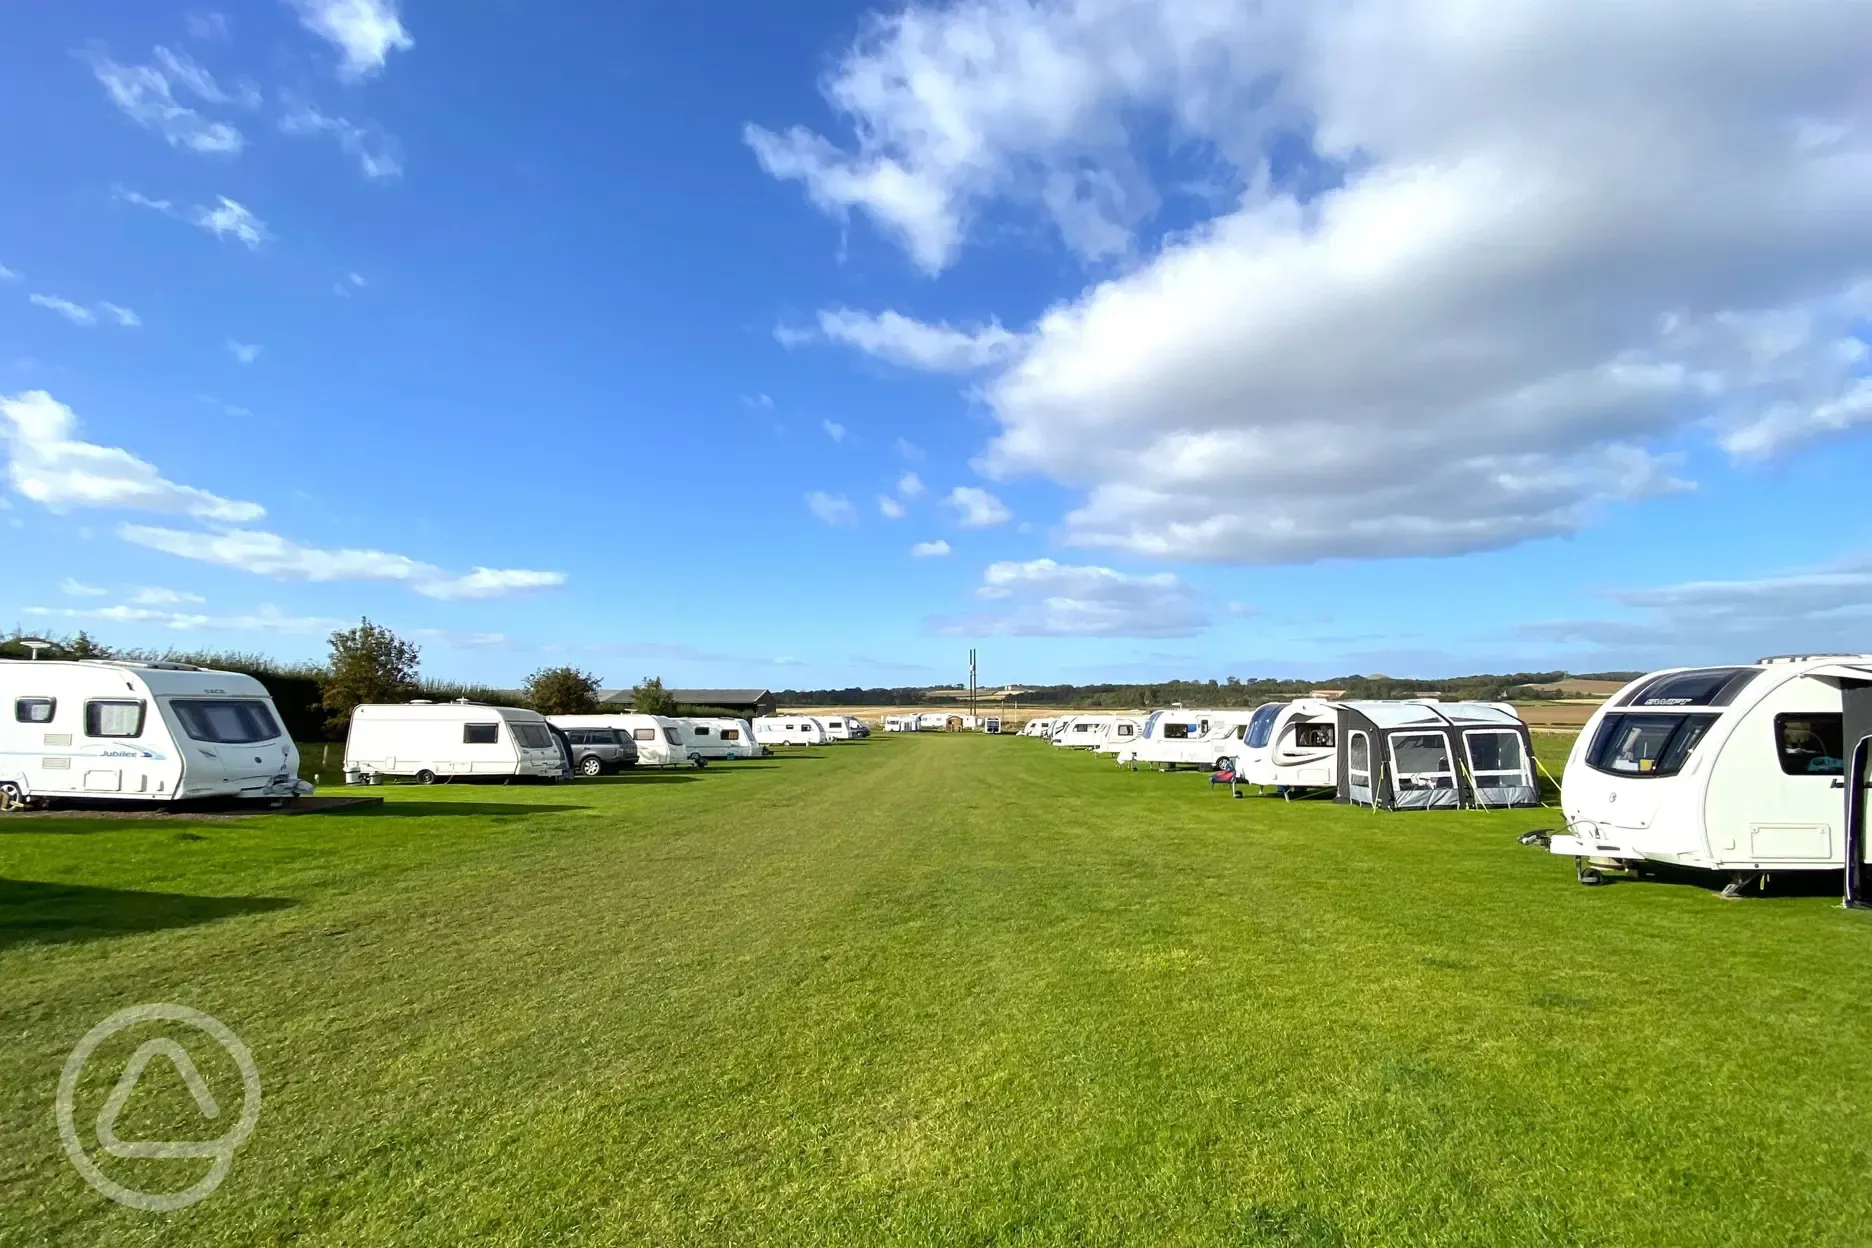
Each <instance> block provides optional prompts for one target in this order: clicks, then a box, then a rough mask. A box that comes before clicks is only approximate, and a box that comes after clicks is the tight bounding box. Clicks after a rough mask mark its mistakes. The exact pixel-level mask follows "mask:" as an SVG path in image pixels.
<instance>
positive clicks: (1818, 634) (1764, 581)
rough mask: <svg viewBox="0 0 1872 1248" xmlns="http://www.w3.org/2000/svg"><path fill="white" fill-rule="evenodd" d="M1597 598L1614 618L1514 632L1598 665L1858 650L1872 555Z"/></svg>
mask: <svg viewBox="0 0 1872 1248" xmlns="http://www.w3.org/2000/svg"><path fill="white" fill-rule="evenodd" d="M1600 597H1602V598H1604V599H1606V600H1607V601H1608V602H1610V603H1612V604H1614V605H1615V606H1618V607H1623V608H1625V609H1626V613H1625V614H1623V615H1620V616H1618V617H1616V618H1598V619H1571V620H1544V621H1539V622H1536V623H1532V624H1527V625H1524V626H1522V627H1520V628H1519V629H1517V630H1516V631H1517V632H1518V633H1520V634H1522V635H1523V636H1529V637H1534V638H1538V639H1540V640H1541V642H1542V643H1543V644H1544V645H1545V646H1547V647H1549V648H1551V647H1553V646H1554V645H1557V644H1558V645H1564V644H1567V643H1573V644H1580V645H1584V646H1585V647H1587V649H1588V653H1589V655H1590V656H1591V658H1589V659H1588V660H1587V661H1589V662H1592V663H1593V664H1594V666H1605V667H1652V666H1662V665H1664V664H1670V665H1672V666H1677V665H1681V664H1687V663H1702V662H1712V663H1717V662H1720V663H1730V662H1737V661H1742V662H1747V661H1749V660H1752V659H1754V658H1756V657H1758V656H1760V655H1764V654H1776V653H1781V654H1785V653H1815V652H1826V651H1841V652H1844V653H1859V652H1862V651H1864V650H1865V649H1866V645H1865V638H1866V634H1867V631H1868V629H1872V555H1865V554H1860V555H1855V556H1852V557H1850V558H1847V559H1842V560H1839V561H1837V562H1835V563H1831V564H1827V565H1823V566H1819V567H1808V568H1788V569H1782V570H1778V571H1774V572H1770V573H1768V574H1767V575H1764V576H1759V577H1753V578H1741V579H1735V580H1704V581H1683V582H1678V583H1676V584H1669V585H1661V586H1656V587H1652V588H1645V589H1623V590H1612V591H1608V592H1605V593H1602V594H1601V595H1600Z"/></svg>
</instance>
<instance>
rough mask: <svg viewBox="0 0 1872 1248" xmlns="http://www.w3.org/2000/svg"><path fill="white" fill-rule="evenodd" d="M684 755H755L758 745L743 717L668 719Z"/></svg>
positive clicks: (758, 754) (752, 730) (718, 757)
mask: <svg viewBox="0 0 1872 1248" xmlns="http://www.w3.org/2000/svg"><path fill="white" fill-rule="evenodd" d="M672 722H673V723H674V724H675V725H676V735H677V736H679V737H681V738H682V743H683V752H684V754H685V755H689V756H695V757H701V758H705V759H720V758H758V757H760V751H761V747H760V745H759V744H758V743H756V742H755V740H754V729H753V726H752V725H750V724H749V723H748V722H747V720H745V719H720V718H710V717H701V718H697V717H693V716H692V717H689V718H686V719H677V720H673V721H672Z"/></svg>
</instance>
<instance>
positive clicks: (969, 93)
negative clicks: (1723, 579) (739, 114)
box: [757, 0, 1872, 562]
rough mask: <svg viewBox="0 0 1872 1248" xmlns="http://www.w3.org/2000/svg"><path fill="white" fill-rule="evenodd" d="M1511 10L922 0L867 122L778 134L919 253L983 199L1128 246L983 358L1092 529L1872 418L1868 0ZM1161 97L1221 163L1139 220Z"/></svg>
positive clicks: (1433, 486) (1191, 144) (1238, 518)
mask: <svg viewBox="0 0 1872 1248" xmlns="http://www.w3.org/2000/svg"><path fill="white" fill-rule="evenodd" d="M1479 11H1480V10H1476V11H1474V12H1472V11H1471V10H1470V8H1469V7H1468V6H1463V5H1457V4H1453V3H1451V2H1450V0H1384V2H1380V0H1347V3H1343V4H1334V5H1316V4H1308V3H1303V2H1302V0H1270V2H1267V3H1260V4H1249V3H1246V0H1243V2H1240V3H1231V2H1229V0H1096V2H1095V0H1061V3H1058V4H1048V5H1045V6H1041V5H1037V4H1033V3H1029V2H1027V0H972V2H970V3H966V4H955V5H951V6H946V7H935V6H931V5H927V4H912V5H911V6H910V7H908V8H907V9H905V10H904V11H903V12H902V13H900V14H898V15H897V16H895V17H892V18H890V19H886V20H882V21H879V22H876V23H873V24H871V25H869V26H867V27H866V28H865V30H864V33H863V34H862V35H861V37H860V38H859V39H858V40H857V42H856V43H855V44H854V45H853V46H852V48H851V49H850V50H849V51H848V52H847V53H846V55H845V56H844V57H843V59H842V60H841V61H840V62H839V63H838V64H837V66H836V67H835V69H834V70H833V72H832V74H831V76H830V78H829V79H828V82H827V85H826V88H825V90H826V94H827V96H828V98H829V99H830V100H831V101H832V103H833V104H834V106H835V108H837V109H838V111H839V112H840V113H841V114H842V115H843V116H844V117H845V118H847V119H849V121H850V122H851V126H852V134H853V138H852V140H851V141H850V143H848V144H847V145H846V146H844V147H842V148H841V147H835V146H834V145H832V144H830V143H828V142H827V141H826V140H824V139H822V138H819V137H818V136H814V135H810V134H806V133H805V132H794V133H793V134H792V135H790V136H787V137H786V138H784V139H782V138H781V136H776V135H766V137H765V139H763V140H762V143H761V144H757V151H759V152H762V153H764V154H763V159H764V160H767V159H768V158H769V157H775V156H776V155H777V156H780V157H784V158H785V160H783V161H782V162H781V164H780V165H778V166H776V165H775V164H774V163H772V161H769V168H770V170H771V171H773V172H776V173H778V174H780V175H782V176H790V177H797V178H800V179H801V180H803V181H804V182H805V183H806V185H807V187H808V190H809V191H810V192H811V193H812V194H813V195H814V196H815V198H816V199H817V200H818V202H820V203H822V204H824V205H827V206H829V207H833V208H836V209H839V210H840V211H843V210H844V209H846V208H851V207H857V208H859V209H860V210H861V211H863V212H865V213H867V214H869V215H870V216H871V217H873V218H874V219H875V220H877V221H878V222H879V223H880V224H881V225H882V226H883V227H884V228H885V229H887V230H890V231H892V232H894V233H896V234H898V235H900V236H902V237H903V238H905V239H906V240H907V243H906V245H907V247H908V249H909V250H910V253H911V255H912V257H913V258H914V259H915V260H916V261H917V262H918V263H919V264H922V265H923V266H924V267H926V268H931V269H934V268H939V267H941V266H942V265H944V264H947V263H948V262H949V261H951V260H952V259H953V258H954V256H955V255H956V254H957V252H958V251H959V249H960V247H961V246H962V245H963V243H964V241H965V240H966V238H967V226H968V223H969V222H970V221H971V220H972V219H974V216H975V215H976V214H977V213H978V212H979V211H980V210H982V209H983V208H984V207H988V206H992V207H994V208H995V209H996V212H997V217H998V218H999V217H1001V216H1005V215H1007V214H1006V213H1005V211H1003V209H1004V208H1005V207H1006V206H1008V205H1011V206H1012V207H1013V208H1014V209H1016V210H1025V209H1032V210H1036V211H1038V212H1039V213H1041V214H1042V215H1043V216H1044V217H1045V218H1046V219H1047V220H1049V221H1050V222H1051V223H1052V225H1053V226H1054V227H1055V228H1056V229H1058V230H1059V232H1060V234H1061V236H1062V237H1063V238H1064V239H1065V240H1066V242H1067V243H1068V245H1069V246H1072V247H1074V248H1076V249H1077V250H1079V251H1080V252H1081V253H1082V254H1086V255H1092V256H1097V255H1108V254H1111V253H1112V252H1113V251H1114V250H1116V249H1119V248H1125V249H1128V252H1129V254H1128V255H1127V257H1126V262H1125V263H1124V264H1123V265H1122V266H1120V267H1118V269H1117V270H1116V272H1115V273H1114V275H1112V276H1110V277H1108V278H1105V279H1104V280H1100V281H1098V282H1096V283H1094V284H1091V285H1089V286H1087V287H1086V288H1085V289H1083V290H1082V291H1080V292H1079V293H1078V294H1076V295H1073V296H1070V297H1068V298H1066V299H1063V300H1061V301H1060V302H1058V303H1057V304H1056V305H1055V306H1054V307H1052V308H1051V309H1050V310H1049V311H1048V312H1046V313H1045V314H1044V315H1043V316H1041V317H1040V318H1039V319H1038V320H1037V321H1036V322H1034V323H1033V324H1032V325H1031V326H1028V327H1025V328H1020V327H1017V328H1016V330H1015V331H1012V332H1015V333H1017V334H1018V337H1019V338H1020V340H1021V341H1020V344H1019V346H1018V347H1016V348H1015V354H1014V356H1013V358H1012V359H1010V360H1009V361H1008V362H1007V363H1005V364H1004V365H1002V366H1000V368H999V371H998V372H997V373H996V374H994V375H992V376H991V377H989V378H988V379H987V380H986V381H985V383H984V384H983V385H981V386H980V388H979V391H978V393H979V396H980V398H981V400H982V401H983V402H984V403H985V404H986V406H987V408H988V410H989V411H990V413H991V415H992V416H993V418H994V419H995V420H996V422H997V423H998V425H999V433H998V436H997V437H996V438H995V439H994V440H993V442H992V443H991V445H990V446H989V448H988V449H987V451H986V453H985V454H984V455H983V457H982V459H981V465H980V466H981V467H982V469H983V470H984V471H985V472H987V473H989V474H990V475H993V476H998V477H1005V476H1010V475H1014V474H1023V473H1032V474H1038V475H1040V476H1044V477H1045V478H1047V479H1049V480H1051V481H1054V482H1057V483H1060V484H1062V485H1065V486H1067V487H1069V488H1073V489H1077V490H1080V491H1083V502H1082V503H1081V505H1079V506H1078V507H1076V508H1075V509H1074V510H1072V511H1071V513H1070V514H1069V515H1067V517H1066V518H1065V524H1064V528H1063V532H1062V538H1063V540H1064V541H1066V542H1068V543H1070V544H1075V545H1081V546H1093V547H1106V548H1114V549H1120V550H1125V551H1129V552H1132V553H1135V554H1138V555H1144V556H1150V557H1160V558H1172V559H1209V560H1225V561H1239V562H1270V561H1289V560H1308V559H1317V558H1326V557H1335V556H1352V557H1372V556H1398V555H1442V554H1452V553H1459V552H1463V551H1469V550H1479V549H1489V548H1498V547H1503V546H1508V545H1512V544H1514V543H1517V542H1521V541H1526V540H1530V539H1534V538H1539V537H1544V536H1550V535H1556V534H1565V533H1569V532H1573V531H1576V530H1578V529H1579V528H1581V527H1582V526H1584V525H1586V524H1588V523H1590V522H1591V521H1592V519H1593V517H1594V516H1595V515H1597V514H1599V513H1601V512H1602V511H1603V510H1604V509H1605V507H1606V506H1607V505H1608V504H1616V503H1618V502H1620V501H1623V500H1629V499H1634V498H1640V497H1644V496H1647V495H1650V494H1654V493H1657V492H1659V491H1666V490H1672V489H1679V488H1684V483H1683V482H1681V481H1679V480H1678V479H1677V476H1678V469H1677V467H1676V464H1675V462H1674V461H1673V459H1672V458H1671V453H1672V452H1675V451H1676V450H1677V449H1678V448H1679V447H1680V446H1681V445H1682V443H1683V442H1684V440H1685V438H1686V436H1688V437H1693V438H1696V437H1710V436H1713V437H1714V438H1715V439H1717V441H1718V444H1719V445H1720V446H1722V447H1724V448H1725V449H1727V450H1728V451H1729V453H1730V454H1731V455H1733V456H1736V457H1743V458H1746V457H1752V456H1759V455H1766V454H1770V453H1774V452H1775V451H1777V450H1780V449H1782V448H1786V447H1789V446H1793V445H1799V444H1801V443H1802V442H1804V441H1807V440H1809V439H1812V438H1815V437H1822V436H1825V435H1826V434H1828V433H1829V432H1833V431H1836V430H1841V429H1851V428H1862V427H1864V422H1865V419H1866V416H1867V414H1868V404H1872V395H1868V394H1867V392H1866V391H1865V389H1864V388H1863V387H1864V379H1865V375H1866V365H1865V363H1864V352H1863V348H1864V346H1865V338H1866V331H1865V324H1866V321H1867V311H1868V305H1869V303H1872V293H1869V292H1872V284H1869V283H1872V233H1869V232H1868V231H1867V230H1866V229H1865V228H1864V221H1865V213H1864V206H1865V204H1866V203H1867V202H1872V126H1868V125H1866V124H1865V118H1864V112H1863V100H1862V94H1861V87H1862V84H1863V81H1864V66H1863V63H1862V58H1861V57H1859V56H1857V55H1855V52H1856V50H1857V49H1861V48H1864V47H1866V46H1872V8H1867V7H1865V6H1863V5H1837V4H1824V3H1817V4H1806V3H1802V4H1795V5H1783V6H1775V7H1773V8H1772V9H1768V8H1763V7H1761V6H1759V5H1755V4H1752V3H1748V2H1746V0H1658V2H1657V3H1653V4H1647V5H1643V6H1637V7H1626V8H1619V9H1615V10H1603V9H1594V8H1590V7H1582V6H1579V5H1577V4H1570V3H1566V2H1565V0H1501V3H1498V4H1495V5H1492V6H1489V8H1488V10H1487V20H1486V21H1481V22H1478V21H1476V20H1473V19H1474V18H1475V14H1476V12H1479ZM1166 133H1167V134H1168V135H1169V137H1170V140H1171V142H1172V144H1173V145H1174V146H1175V147H1176V149H1177V150H1178V151H1180V152H1190V153H1195V158H1196V159H1198V160H1203V161H1207V162H1209V163H1211V164H1212V165H1213V166H1214V173H1215V175H1216V180H1217V181H1218V183H1219V184H1220V185H1222V186H1225V187H1227V188H1228V192H1227V196H1226V198H1225V199H1222V200H1220V201H1219V202H1213V203H1212V206H1211V207H1209V208H1208V209H1206V211H1207V212H1210V213H1217V212H1219V214H1220V215H1216V216H1214V217H1213V219H1210V220H1207V221H1202V222H1200V223H1199V224H1198V225H1196V226H1195V227H1194V228H1191V229H1187V230H1182V231H1179V232H1175V233H1169V234H1166V235H1165V236H1163V237H1162V238H1159V239H1155V240H1149V241H1147V242H1145V243H1144V244H1143V245H1140V244H1139V242H1138V241H1136V240H1135V239H1133V238H1132V237H1131V235H1132V234H1133V233H1134V232H1135V231H1136V229H1137V228H1138V226H1139V225H1140V223H1146V222H1147V221H1149V215H1148V214H1149V212H1150V211H1152V210H1153V207H1152V206H1153V201H1155V200H1157V199H1160V198H1161V197H1162V195H1163V194H1165V193H1166V191H1165V190H1164V189H1160V188H1159V187H1158V185H1157V184H1156V183H1154V182H1153V180H1152V179H1151V178H1150V177H1149V176H1148V175H1147V173H1146V172H1145V170H1147V169H1149V168H1151V167H1153V166H1154V165H1160V164H1161V158H1162V153H1161V146H1162V145H1161V143H1160V142H1159V140H1158V139H1157V138H1156V137H1155V136H1157V135H1160V134H1166ZM762 134H763V135H764V134H765V132H762ZM1276 140H1278V141H1279V143H1280V145H1281V146H1282V148H1283V152H1284V153H1286V154H1284V155H1283V156H1282V157H1281V161H1280V162H1279V163H1280V164H1281V165H1282V166H1284V167H1283V168H1282V169H1281V170H1280V171H1279V172H1277V171H1276V169H1275V162H1274V161H1273V160H1272V159H1271V157H1270V152H1271V150H1272V149H1273V148H1274V146H1275V145H1276ZM1295 150H1298V151H1300V153H1301V154H1300V155H1299V157H1298V158H1292V153H1293V152H1294V151H1295ZM789 162H790V163H789ZM886 173H888V174H889V175H890V178H894V179H895V180H896V181H897V182H899V183H902V184H904V185H906V186H909V187H912V188H914V193H911V192H901V191H900V192H896V193H893V194H891V195H889V196H883V195H879V194H874V193H872V192H873V191H874V190H875V189H876V187H879V186H884V185H885V184H886V182H887V181H888V179H885V180H880V175H882V174H886ZM1062 174H1063V175H1064V176H1066V177H1068V178H1069V179H1071V180H1073V181H1075V182H1077V183H1078V185H1079V187H1080V189H1081V192H1082V193H1078V194H1075V195H1073V196H1070V197H1060V196H1054V195H1050V194H1049V191H1050V190H1051V189H1053V188H1054V187H1055V186H1056V185H1057V179H1058V178H1059V177H1060V176H1062ZM1101 188H1102V189H1101ZM906 205H908V207H906ZM1180 215H1181V214H1179V216H1180Z"/></svg>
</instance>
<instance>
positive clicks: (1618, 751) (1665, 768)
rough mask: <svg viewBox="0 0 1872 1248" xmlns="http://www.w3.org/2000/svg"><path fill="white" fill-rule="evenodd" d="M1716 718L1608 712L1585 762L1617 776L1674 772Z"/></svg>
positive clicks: (1672, 773) (1660, 774)
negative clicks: (1609, 713)
mask: <svg viewBox="0 0 1872 1248" xmlns="http://www.w3.org/2000/svg"><path fill="white" fill-rule="evenodd" d="M1715 722H1716V717H1715V716H1714V715H1608V716H1606V717H1605V721H1604V722H1603V723H1601V724H1600V725H1599V732H1598V734H1597V735H1596V736H1594V737H1593V742H1592V748H1591V749H1590V750H1588V751H1587V754H1586V763H1587V765H1588V766H1590V767H1592V768H1594V769H1595V770H1598V771H1604V772H1609V773H1611V774H1612V775H1615V776H1674V775H1676V774H1677V773H1678V772H1679V771H1682V770H1683V765H1684V763H1685V762H1686V761H1688V760H1689V758H1690V752H1691V751H1692V750H1694V749H1696V745H1697V742H1699V741H1701V740H1702V739H1703V734H1704V733H1706V732H1708V731H1709V727H1710V725H1711V724H1713V723H1715Z"/></svg>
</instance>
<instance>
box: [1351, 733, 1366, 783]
mask: <svg viewBox="0 0 1872 1248" xmlns="http://www.w3.org/2000/svg"><path fill="white" fill-rule="evenodd" d="M1346 774H1347V776H1348V777H1349V778H1350V779H1351V781H1352V784H1353V785H1354V786H1355V787H1357V788H1361V789H1369V788H1371V738H1370V737H1368V736H1366V735H1365V734H1364V733H1362V732H1355V733H1353V734H1352V735H1351V736H1350V737H1348V738H1347V739H1346Z"/></svg>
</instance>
